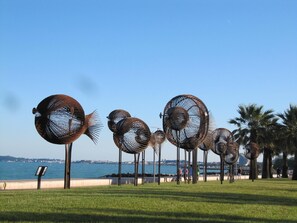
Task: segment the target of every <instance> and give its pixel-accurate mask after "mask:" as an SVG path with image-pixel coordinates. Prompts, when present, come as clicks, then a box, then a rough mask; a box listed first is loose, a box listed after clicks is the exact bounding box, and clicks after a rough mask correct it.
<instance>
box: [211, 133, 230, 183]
mask: <svg viewBox="0 0 297 223" xmlns="http://www.w3.org/2000/svg"><path fill="white" fill-rule="evenodd" d="M212 137H213V142H214V146H213V148H211V149H212V151H213V152H214V153H215V154H217V155H219V156H220V163H221V168H220V181H221V184H222V183H223V180H224V162H225V157H226V153H227V150H228V145H230V143H232V142H233V141H234V138H233V135H232V133H231V132H230V131H229V130H228V129H225V128H217V129H215V130H214V131H213V132H212Z"/></svg>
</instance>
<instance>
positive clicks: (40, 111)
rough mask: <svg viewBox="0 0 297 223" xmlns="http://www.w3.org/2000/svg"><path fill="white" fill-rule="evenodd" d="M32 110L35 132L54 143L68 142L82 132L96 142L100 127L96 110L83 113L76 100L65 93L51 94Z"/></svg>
mask: <svg viewBox="0 0 297 223" xmlns="http://www.w3.org/2000/svg"><path fill="white" fill-rule="evenodd" d="M32 112H33V114H34V115H35V127H36V130H37V132H38V133H39V134H40V135H41V136H42V138H44V139H45V140H47V141H48V142H51V143H54V144H70V143H72V142H73V141H75V140H76V139H77V138H79V137H80V136H81V135H82V134H86V135H87V136H88V137H89V138H90V139H91V140H92V141H93V142H94V143H96V142H97V140H98V137H99V132H100V130H101V128H102V125H101V123H100V121H99V117H98V115H97V113H96V111H94V112H92V113H91V114H89V115H85V113H84V110H83V108H82V106H81V105H80V104H79V103H78V101H76V100H75V99H73V98H72V97H70V96H67V95H62V94H57V95H51V96H49V97H47V98H45V99H43V100H42V101H41V102H40V103H39V104H38V106H37V108H33V110H32Z"/></svg>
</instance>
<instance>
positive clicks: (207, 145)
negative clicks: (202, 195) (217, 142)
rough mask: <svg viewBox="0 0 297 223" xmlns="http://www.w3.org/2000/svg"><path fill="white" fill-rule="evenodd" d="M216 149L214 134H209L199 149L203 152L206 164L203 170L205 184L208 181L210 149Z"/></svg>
mask: <svg viewBox="0 0 297 223" xmlns="http://www.w3.org/2000/svg"><path fill="white" fill-rule="evenodd" d="M212 148H214V142H213V136H212V132H209V133H208V134H207V135H206V137H205V139H204V141H203V142H202V143H201V144H200V145H199V149H201V150H203V163H204V169H203V180H204V182H206V181H207V156H208V151H209V150H210V149H212Z"/></svg>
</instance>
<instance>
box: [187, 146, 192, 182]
mask: <svg viewBox="0 0 297 223" xmlns="http://www.w3.org/2000/svg"><path fill="white" fill-rule="evenodd" d="M192 161H193V159H192ZM191 178H192V180H193V166H192V175H191V150H189V152H188V184H189V183H190V181H191Z"/></svg>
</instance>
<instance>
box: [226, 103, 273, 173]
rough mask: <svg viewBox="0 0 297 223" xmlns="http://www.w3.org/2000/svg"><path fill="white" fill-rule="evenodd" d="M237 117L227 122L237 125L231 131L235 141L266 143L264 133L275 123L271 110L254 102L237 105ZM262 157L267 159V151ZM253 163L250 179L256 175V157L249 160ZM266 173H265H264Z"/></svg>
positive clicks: (245, 143)
mask: <svg viewBox="0 0 297 223" xmlns="http://www.w3.org/2000/svg"><path fill="white" fill-rule="evenodd" d="M237 111H238V113H239V117H236V118H234V119H230V120H229V123H230V124H233V125H235V126H236V127H237V129H235V130H234V131H233V134H234V137H235V139H236V141H237V142H238V143H239V144H241V145H247V144H248V143H256V144H259V145H260V146H261V147H262V146H263V147H264V145H266V144H268V141H266V137H265V136H266V135H267V134H268V131H269V129H271V126H273V125H274V123H276V118H275V115H274V114H273V110H267V111H264V110H263V106H258V105H256V104H250V105H247V106H245V105H239V106H238V110H237ZM264 155H265V157H264V156H263V159H265V160H267V159H269V156H268V157H267V155H269V153H265V154H264ZM251 162H254V163H253V164H254V165H251V166H252V167H253V168H251V169H250V179H251V178H252V176H256V178H257V176H258V173H257V172H258V171H257V165H256V164H257V159H254V160H251ZM266 175H267V174H266Z"/></svg>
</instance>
